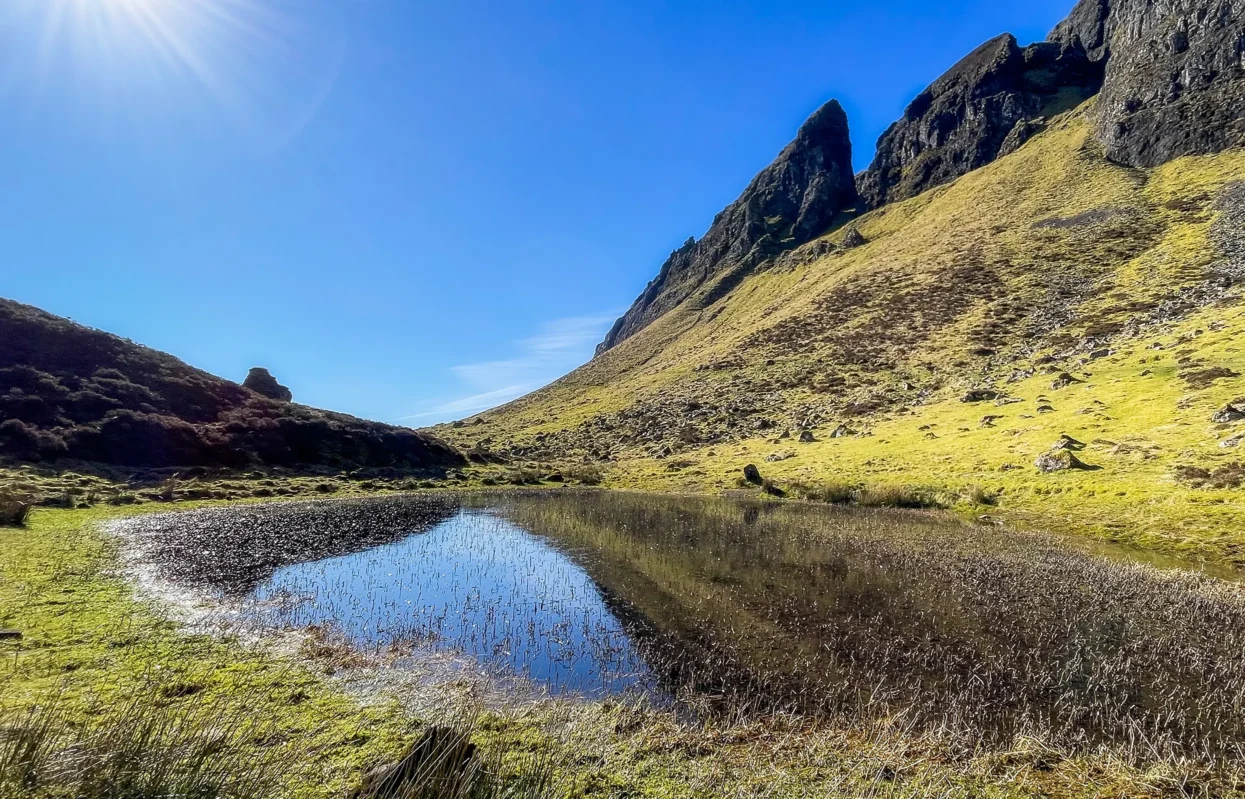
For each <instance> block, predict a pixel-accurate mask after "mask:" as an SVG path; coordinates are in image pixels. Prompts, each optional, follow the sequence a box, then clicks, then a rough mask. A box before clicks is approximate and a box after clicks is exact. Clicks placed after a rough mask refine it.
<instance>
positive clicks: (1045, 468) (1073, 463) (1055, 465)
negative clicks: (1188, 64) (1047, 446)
mask: <svg viewBox="0 0 1245 799" xmlns="http://www.w3.org/2000/svg"><path fill="white" fill-rule="evenodd" d="M1033 465H1034V466H1036V467H1037V468H1038V471H1040V472H1043V473H1045V474H1053V473H1055V472H1067V471H1072V470H1076V469H1079V470H1085V471H1091V470H1094V469H1096V468H1097V467H1095V466H1089V465H1088V464H1085V463H1082V462H1081V459H1080V458H1078V457H1077V456H1075V455H1073V454H1072V451H1071V450H1067V449H1056V450H1052V451H1050V452H1043V453H1042V454H1041V455H1039V456H1038V457H1037V460H1036V461H1034V463H1033Z"/></svg>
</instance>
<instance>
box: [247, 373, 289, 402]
mask: <svg viewBox="0 0 1245 799" xmlns="http://www.w3.org/2000/svg"><path fill="white" fill-rule="evenodd" d="M242 385H243V386H244V387H245V388H249V389H250V390H251V391H254V392H255V393H256V394H259V395H260V396H263V397H267V398H268V399H271V400H276V401H278V402H292V401H293V400H294V392H292V391H290V390H289V389H288V388H286V387H285V386H283V385H281V384H280V383H278V382H277V379H276V378H275V377H273V376H272V375H271V374H270V373H269V372H268V370H267V369H264V368H263V367H261V366H256V367H255V368H253V369H251V371H250V372H249V373H248V374H247V376H246V380H243V381H242Z"/></svg>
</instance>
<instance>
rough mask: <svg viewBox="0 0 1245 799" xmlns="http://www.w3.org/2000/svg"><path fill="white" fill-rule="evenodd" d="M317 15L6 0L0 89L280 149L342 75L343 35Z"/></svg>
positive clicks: (261, 4)
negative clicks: (204, 127) (224, 129)
mask: <svg viewBox="0 0 1245 799" xmlns="http://www.w3.org/2000/svg"><path fill="white" fill-rule="evenodd" d="M326 15H328V17H329V22H330V23H331V21H332V16H333V11H332V6H331V5H329V4H327V3H321V2H317V1H316V0H310V1H309V2H305V3H297V4H296V3H291V2H288V0H7V1H6V2H5V3H4V5H3V7H2V8H0V44H2V45H4V52H5V54H4V56H2V57H0V70H2V72H0V80H2V82H0V93H3V94H6V95H7V94H10V93H12V92H15V91H16V92H21V93H22V94H25V95H27V96H28V98H29V99H30V100H31V101H32V102H34V103H46V102H63V101H65V100H69V101H71V102H77V103H80V104H94V105H95V106H96V107H97V108H98V109H100V110H104V111H107V112H110V113H113V114H116V115H119V116H125V117H126V118H130V119H137V120H140V121H144V120H145V121H155V120H157V119H159V118H161V117H164V118H184V117H185V116H187V115H190V116H193V117H195V118H196V119H197V120H198V121H204V120H207V121H209V122H215V123H216V124H220V123H224V124H227V125H228V126H229V127H230V128H232V129H234V130H236V131H237V132H239V133H241V134H242V135H243V136H244V138H245V139H247V140H248V141H249V142H250V143H252V144H254V145H256V146H258V147H260V148H261V149H272V148H279V147H280V146H282V145H284V144H285V143H286V142H287V141H289V140H290V139H291V138H293V137H294V136H296V135H297V134H298V132H299V131H300V130H301V129H302V128H303V127H304V126H305V125H306V124H307V123H308V122H309V121H310V120H311V119H312V118H313V117H314V116H315V113H316V111H317V110H318V108H319V105H320V104H321V103H322V102H323V100H324V98H325V97H326V96H327V95H328V93H329V92H330V91H331V89H332V86H333V84H334V82H335V81H336V78H337V74H338V71H339V70H340V67H341V63H342V59H343V58H344V54H345V37H344V34H343V33H342V32H341V30H340V27H339V26H336V25H333V24H326V20H325V16H326ZM66 95H68V96H66ZM205 99H206V100H207V102H202V101H203V100H205Z"/></svg>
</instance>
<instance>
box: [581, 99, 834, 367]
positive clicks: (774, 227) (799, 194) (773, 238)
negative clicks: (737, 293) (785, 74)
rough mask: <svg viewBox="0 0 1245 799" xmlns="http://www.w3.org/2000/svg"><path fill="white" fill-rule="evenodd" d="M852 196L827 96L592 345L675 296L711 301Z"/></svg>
mask: <svg viewBox="0 0 1245 799" xmlns="http://www.w3.org/2000/svg"><path fill="white" fill-rule="evenodd" d="M857 199H858V198H857V194H856V182H855V178H854V177H853V176H852V142H851V137H850V136H849V135H848V130H847V114H846V113H844V111H843V108H842V106H840V105H839V104H838V102H836V101H834V100H831V101H830V102H829V103H827V104H826V105H825V106H823V107H822V108H821V109H820V110H819V111H818V112H817V113H815V114H813V116H812V117H811V118H809V120H808V121H807V122H805V123H804V125H803V127H801V128H800V131H799V133H797V134H796V137H795V141H793V142H792V143H791V144H789V145H787V147H786V148H785V149H784V150H783V151H782V153H781V154H780V155H779V156H778V159H777V160H776V161H774V163H772V164H770V165H769V166H768V167H766V168H765V170H764V171H762V172H761V174H759V175H757V176H756V178H754V179H753V181H752V183H750V184H749V185H748V188H747V189H745V190H744V193H743V195H742V196H741V197H740V198H739V199H738V200H736V201H735V202H734V203H732V204H731V205H730V206H729V207H728V208H727V209H726V210H724V211H723V212H722V213H720V214H718V215H717V217H716V218H715V219H714V220H713V225H712V227H710V228H709V232H708V233H706V234H705V235H704V237H703V238H701V239H700V241H697V240H695V239H689V240H688V241H687V243H686V244H684V245H683V246H682V247H681V248H679V249H678V250H676V251H675V252H674V253H673V254H672V255H671V256H670V258H669V260H667V261H666V263H665V264H663V265H662V267H661V272H660V273H659V274H658V275H657V277H656V279H654V280H653V282H652V283H650V284H649V285H648V288H646V289H645V290H644V293H643V294H641V295H640V297H639V299H637V300H636V301H635V304H634V305H632V306H631V309H630V310H629V311H627V313H626V315H624V316H623V317H622V318H621V319H619V320H618V322H617V323H616V324H615V325H614V327H613V328H612V329H611V330H610V332H609V335H608V336H607V337H606V339H605V341H604V342H603V343H602V344H601V346H600V348H599V349H598V353H600V352H604V351H605V350H608V349H609V348H611V347H613V346H615V345H616V344H618V343H619V342H621V341H623V340H625V339H627V338H630V337H631V336H633V335H635V334H636V333H637V332H639V331H640V330H642V329H644V328H645V327H647V326H648V325H649V324H650V323H651V322H652V321H653V320H654V319H657V318H659V317H660V316H661V315H662V314H665V313H667V312H669V311H671V310H673V309H674V308H675V307H676V306H678V305H679V304H680V303H683V302H685V301H689V300H690V301H691V302H693V303H698V304H700V305H704V306H707V305H710V304H712V303H713V302H714V300H716V299H717V298H719V297H721V296H722V295H724V294H726V293H727V292H729V291H730V290H731V289H732V288H734V287H735V286H736V285H737V284H738V283H739V281H740V280H742V279H743V278H744V277H745V276H747V274H748V273H749V272H751V271H752V270H753V269H755V268H756V267H757V266H758V265H760V264H762V263H764V262H766V261H768V260H770V259H772V258H773V257H774V256H775V255H777V254H778V253H781V252H783V251H785V250H790V249H792V248H794V247H798V246H799V245H801V244H804V243H805V242H807V241H809V240H810V239H813V238H815V237H817V236H818V235H820V234H821V233H823V232H824V231H825V230H826V228H828V227H829V226H830V224H831V223H832V222H834V220H835V219H836V218H838V217H839V216H840V215H841V214H842V213H843V212H844V211H846V210H848V209H850V208H852V207H853V206H854V205H855V203H856V201H857Z"/></svg>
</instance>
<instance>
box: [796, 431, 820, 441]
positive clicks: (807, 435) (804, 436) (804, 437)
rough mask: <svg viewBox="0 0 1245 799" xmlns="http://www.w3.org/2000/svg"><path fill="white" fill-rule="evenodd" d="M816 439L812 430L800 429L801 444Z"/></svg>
mask: <svg viewBox="0 0 1245 799" xmlns="http://www.w3.org/2000/svg"><path fill="white" fill-rule="evenodd" d="M816 440H817V437H816V436H815V435H813V431H812V430H801V431H800V443H801V444H812V443H814V442H815V441H816Z"/></svg>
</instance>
